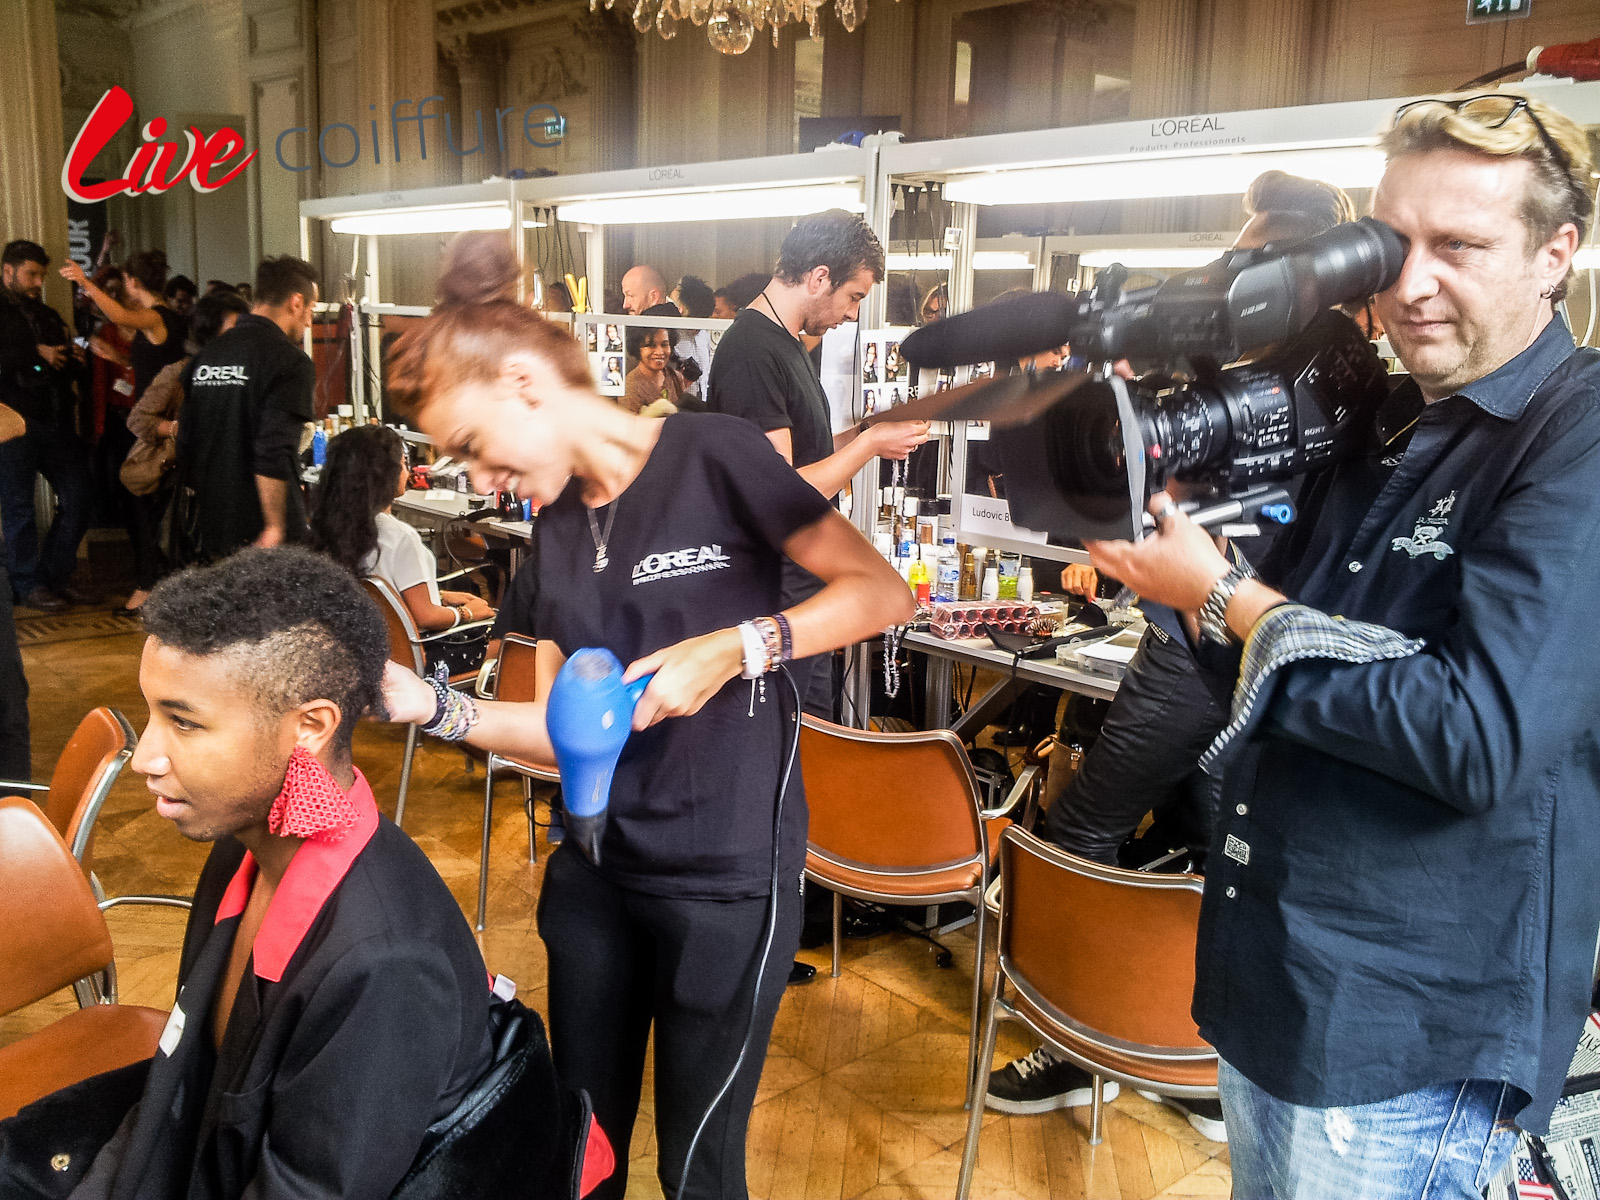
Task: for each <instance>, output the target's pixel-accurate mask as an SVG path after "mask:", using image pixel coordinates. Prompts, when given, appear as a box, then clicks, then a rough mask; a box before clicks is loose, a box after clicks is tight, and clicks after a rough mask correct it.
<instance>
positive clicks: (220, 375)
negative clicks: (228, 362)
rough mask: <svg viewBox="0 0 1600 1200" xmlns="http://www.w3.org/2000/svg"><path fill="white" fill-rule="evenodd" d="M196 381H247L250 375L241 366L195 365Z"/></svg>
mask: <svg viewBox="0 0 1600 1200" xmlns="http://www.w3.org/2000/svg"><path fill="white" fill-rule="evenodd" d="M194 381H195V382H196V383H249V382H250V377H249V376H248V375H246V374H245V373H244V368H243V367H196V368H195V369H194Z"/></svg>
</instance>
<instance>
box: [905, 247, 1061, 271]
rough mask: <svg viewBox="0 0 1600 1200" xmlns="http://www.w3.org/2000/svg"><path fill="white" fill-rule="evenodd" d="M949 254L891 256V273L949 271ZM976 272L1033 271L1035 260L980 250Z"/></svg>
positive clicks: (974, 259) (1018, 252)
mask: <svg viewBox="0 0 1600 1200" xmlns="http://www.w3.org/2000/svg"><path fill="white" fill-rule="evenodd" d="M951 261H952V259H951V256H950V255H948V254H890V255H889V256H888V269H889V270H891V271H948V270H949V269H950V264H951ZM972 269H973V270H974V271H1031V270H1033V259H1032V258H1031V257H1030V256H1029V255H1028V254H1027V253H1026V252H1025V251H1022V250H979V251H978V252H977V253H975V254H974V255H973V256H972Z"/></svg>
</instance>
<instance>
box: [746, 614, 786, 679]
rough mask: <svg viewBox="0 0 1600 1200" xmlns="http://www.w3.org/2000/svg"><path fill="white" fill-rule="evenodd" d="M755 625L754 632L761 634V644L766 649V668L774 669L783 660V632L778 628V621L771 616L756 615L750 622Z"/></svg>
mask: <svg viewBox="0 0 1600 1200" xmlns="http://www.w3.org/2000/svg"><path fill="white" fill-rule="evenodd" d="M750 623H751V624H752V625H754V626H755V627H756V632H757V633H759V634H760V635H761V644H762V646H763V648H764V649H765V650H766V655H767V665H766V670H768V671H776V670H777V669H778V668H779V666H781V665H782V664H783V662H784V659H785V655H784V653H783V634H782V632H781V631H780V630H779V628H778V622H777V621H776V620H775V619H774V618H772V617H757V618H756V619H755V620H754V621H752V622H750Z"/></svg>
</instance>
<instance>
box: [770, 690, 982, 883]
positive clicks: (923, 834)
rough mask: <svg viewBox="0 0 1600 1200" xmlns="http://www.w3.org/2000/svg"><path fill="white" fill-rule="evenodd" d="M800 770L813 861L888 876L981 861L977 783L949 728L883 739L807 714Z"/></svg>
mask: <svg viewBox="0 0 1600 1200" xmlns="http://www.w3.org/2000/svg"><path fill="white" fill-rule="evenodd" d="M800 766H801V770H802V771H803V772H804V778H805V785H806V803H807V805H808V806H809V807H810V809H811V829H810V834H809V842H810V848H811V850H812V852H813V853H815V854H818V855H820V856H821V857H823V858H826V859H830V860H832V861H835V862H838V863H839V864H841V865H843V866H847V867H852V868H855V869H858V870H868V871H881V872H886V873H890V874H893V873H898V872H908V871H926V870H931V869H933V868H942V867H953V866H959V865H961V864H964V863H970V862H975V861H981V860H982V859H983V857H984V853H985V852H984V840H983V838H984V834H983V821H982V818H981V817H980V816H979V815H978V781H977V779H976V777H975V776H974V775H973V773H972V764H971V763H970V762H968V761H967V753H966V750H965V749H963V748H962V745H961V740H960V739H959V738H957V737H956V735H955V734H953V733H951V732H950V731H949V730H948V729H930V730H925V731H922V732H919V733H875V732H873V731H871V730H866V729H847V728H845V727H844V726H842V725H832V724H829V723H828V722H826V721H819V720H817V719H816V718H815V717H810V716H808V717H805V718H803V723H802V727H801V730H800Z"/></svg>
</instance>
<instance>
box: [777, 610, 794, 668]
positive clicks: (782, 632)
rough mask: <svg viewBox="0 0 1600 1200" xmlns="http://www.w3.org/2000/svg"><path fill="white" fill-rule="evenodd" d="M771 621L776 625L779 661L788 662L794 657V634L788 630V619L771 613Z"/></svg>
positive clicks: (779, 614)
mask: <svg viewBox="0 0 1600 1200" xmlns="http://www.w3.org/2000/svg"><path fill="white" fill-rule="evenodd" d="M772 619H773V620H774V621H776V622H777V624H778V637H779V642H780V648H779V654H780V660H781V661H782V662H788V661H789V660H790V659H792V658H793V657H794V634H793V633H792V632H791V631H790V629H789V618H788V617H786V616H784V615H783V614H782V613H773V614H772Z"/></svg>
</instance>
